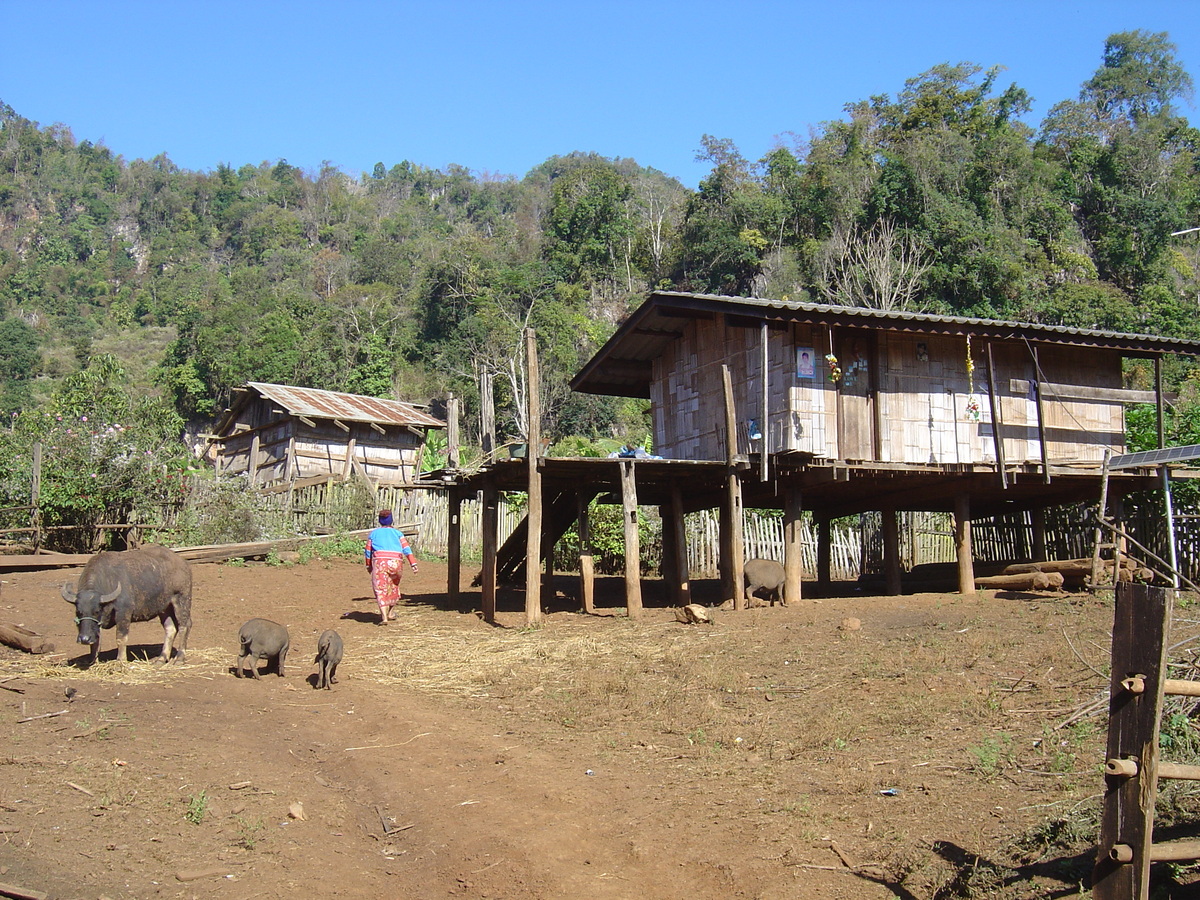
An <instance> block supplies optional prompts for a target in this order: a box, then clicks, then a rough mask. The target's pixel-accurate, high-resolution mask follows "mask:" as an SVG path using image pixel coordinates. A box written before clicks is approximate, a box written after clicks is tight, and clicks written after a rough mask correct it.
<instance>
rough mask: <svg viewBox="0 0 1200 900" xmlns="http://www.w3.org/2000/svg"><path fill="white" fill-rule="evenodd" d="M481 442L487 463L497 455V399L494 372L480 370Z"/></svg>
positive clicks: (484, 460)
mask: <svg viewBox="0 0 1200 900" xmlns="http://www.w3.org/2000/svg"><path fill="white" fill-rule="evenodd" d="M479 431H480V434H479V443H480V446H481V448H482V450H483V463H484V465H487V464H488V463H490V462H492V460H493V459H495V457H496V401H495V398H494V395H493V393H492V373H491V372H485V371H483V370H480V372H479Z"/></svg>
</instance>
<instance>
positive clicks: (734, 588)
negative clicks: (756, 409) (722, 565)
mask: <svg viewBox="0 0 1200 900" xmlns="http://www.w3.org/2000/svg"><path fill="white" fill-rule="evenodd" d="M721 379H722V381H723V383H724V388H725V462H726V470H725V507H726V510H727V518H726V519H724V520H723V521H722V524H723V525H726V526H727V527H726V528H725V529H723V533H722V535H721V556H722V557H725V556H728V558H729V564H728V566H726V570H725V571H726V577H727V578H728V579H729V583H728V584H727V585H726V592H727V595H728V596H729V597H731V598H732V599H733V608H734V609H745V607H746V576H745V569H746V547H745V543H744V541H743V538H742V481H741V479H740V478H738V472H737V415H736V412H735V409H734V405H733V379H732V378H731V377H730V375H729V366H728V365H722V366H721Z"/></svg>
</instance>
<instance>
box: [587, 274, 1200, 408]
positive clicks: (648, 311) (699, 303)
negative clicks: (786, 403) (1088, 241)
mask: <svg viewBox="0 0 1200 900" xmlns="http://www.w3.org/2000/svg"><path fill="white" fill-rule="evenodd" d="M717 314H724V315H726V316H727V317H729V320H730V321H736V322H740V323H742V324H750V323H751V322H759V321H767V322H776V323H787V322H799V323H807V324H822V325H836V326H837V327H839V328H872V329H878V330H883V331H899V332H910V333H923V334H955V335H971V336H973V337H981V338H989V339H992V340H1001V341H1004V340H1009V341H1029V342H1031V343H1038V344H1062V345H1070V346H1082V347H1094V348H1097V349H1109V350H1118V351H1120V352H1122V353H1123V354H1124V355H1126V356H1130V357H1153V356H1156V355H1158V354H1162V353H1182V354H1190V355H1200V341H1195V340H1188V339H1184V338H1170V337H1157V336H1154V335H1145V334H1121V333H1119V332H1113V331H1101V330H1097V329H1087V328H1073V327H1070V326H1065V325H1042V324H1037V323H1032V322H1009V321H1003V320H999V319H976V318H968V317H965V316H945V315H934V314H931V313H916V312H902V311H885V310H878V309H868V308H865V307H850V306H830V305H827V304H822V303H804V302H801V301H798V300H771V299H765V298H758V297H728V296H723V295H720V294H695V293H684V292H681V291H655V292H653V293H651V294H650V295H649V297H647V298H646V302H645V303H643V304H642V305H641V306H639V307H638V308H637V309H636V310H634V311H633V312H632V313H631V314H630V316H629V318H627V319H626V320H625V322H624V323H622V325H621V326H620V328H618V329H617V331H616V333H615V334H613V336H612V337H611V338H609V340H608V342H607V343H606V344H605V345H604V346H603V347H601V348H600V350H599V351H598V352H597V353H596V355H595V356H594V357H592V359H591V360H590V361H589V362H588V363H587V364H586V365H585V366H584V367H583V369H582V370H580V372H579V374H577V375H576V376H575V377H574V379H572V381H571V388H572V389H573V390H576V391H584V392H587V393H594V394H612V395H616V396H624V397H649V396H650V380H651V376H652V367H653V362H654V360H655V359H657V358H658V357H659V356H661V355H662V353H663V352H664V350H665V348H666V346H667V345H668V344H669V343H670V342H671V341H674V340H677V339H678V338H680V337H681V336H682V329H683V326H684V324H685V323H686V322H687V321H688V320H690V319H707V318H712V317H714V316H716V315H717Z"/></svg>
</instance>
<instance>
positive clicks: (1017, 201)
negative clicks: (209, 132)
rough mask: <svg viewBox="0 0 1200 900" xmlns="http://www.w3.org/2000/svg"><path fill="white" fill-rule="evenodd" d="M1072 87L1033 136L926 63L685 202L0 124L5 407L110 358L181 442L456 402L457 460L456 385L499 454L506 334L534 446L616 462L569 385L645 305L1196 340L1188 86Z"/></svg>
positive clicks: (601, 182) (1003, 94) (999, 84)
mask: <svg viewBox="0 0 1200 900" xmlns="http://www.w3.org/2000/svg"><path fill="white" fill-rule="evenodd" d="M1097 49H1098V51H1099V50H1100V49H1101V48H1097ZM1081 74H1082V75H1083V76H1084V77H1085V78H1086V80H1085V81H1084V82H1083V84H1082V86H1081V88H1080V92H1079V94H1078V96H1077V97H1075V98H1068V99H1063V100H1062V101H1061V102H1059V103H1057V104H1056V105H1054V106H1053V107H1052V108H1051V109H1050V112H1049V114H1048V115H1047V116H1046V118H1045V119H1044V121H1042V122H1041V123H1040V124H1039V125H1038V126H1036V127H1035V126H1033V125H1031V124H1029V123H1028V122H1027V121H1026V116H1027V113H1028V112H1029V109H1030V98H1029V97H1028V96H1027V94H1026V92H1025V91H1024V90H1023V89H1022V88H1021V87H1020V86H1019V85H1016V84H1011V85H1005V84H1004V83H1003V80H1002V75H1003V72H1002V70H1001V69H1000V68H992V69H986V70H985V69H983V68H981V67H979V66H976V65H972V64H967V63H962V64H954V65H952V64H942V65H938V66H935V67H934V68H932V69H930V70H929V71H927V72H925V73H923V74H920V75H917V76H916V77H914V78H912V79H911V80H909V81H908V82H906V83H905V84H904V85H903V86H901V87H900V89H899V90H896V91H895V93H894V94H880V95H878V96H874V97H870V98H867V99H858V100H855V99H854V98H847V99H848V100H850V101H851V102H849V103H848V104H847V106H846V113H845V116H844V117H843V118H842V119H840V120H838V121H833V122H826V123H822V124H821V125H819V126H817V127H815V128H814V129H813V130H812V132H811V134H807V135H806V136H805V137H803V138H796V139H795V140H794V141H792V142H791V143H790V144H787V145H781V146H779V147H778V148H777V149H775V150H773V151H772V152H771V153H769V154H768V155H767V156H766V157H765V158H764V159H761V160H757V161H754V160H747V159H745V158H743V157H742V155H741V154H740V153H739V151H738V149H737V148H736V147H735V146H733V145H732V143H731V142H729V141H727V140H722V139H719V138H715V137H710V136H704V137H703V138H702V139H701V145H702V149H701V153H702V155H703V157H704V158H705V159H707V160H708V161H709V162H710V163H711V166H712V168H711V171H710V173H709V174H708V176H707V177H705V178H704V179H703V181H702V182H701V183H700V185H699V187H698V189H697V190H695V191H692V190H689V189H687V188H686V187H684V186H683V185H681V184H680V183H679V182H678V181H677V180H675V179H673V178H671V177H669V176H668V175H666V174H664V173H662V172H659V171H656V170H655V169H653V168H649V167H647V166H645V165H639V164H638V163H637V162H635V161H633V160H630V159H608V158H603V157H600V156H597V155H595V154H589V153H584V152H577V153H570V154H568V155H564V156H555V157H552V158H550V159H548V160H546V161H545V162H544V163H543V164H541V165H539V166H538V167H537V168H535V169H533V170H532V171H530V172H528V173H527V174H525V175H524V176H523V177H520V178H516V177H493V176H489V175H486V174H480V173H475V172H471V171H468V170H466V169H463V168H460V167H456V166H450V167H448V168H447V169H445V170H438V169H431V168H427V167H424V166H422V165H420V164H418V163H414V162H410V161H407V160H404V161H401V162H391V161H389V162H380V163H378V164H377V165H376V166H375V167H374V170H373V171H371V172H369V173H361V174H359V173H347V172H343V171H340V170H338V169H336V168H333V167H331V166H326V167H324V168H322V169H321V170H320V171H319V172H305V171H301V170H299V169H297V168H296V167H294V166H292V165H289V164H288V163H287V161H286V160H278V161H272V162H262V163H259V164H257V165H250V164H247V165H240V166H237V167H234V166H228V165H221V166H218V167H217V168H216V169H215V170H214V171H207V172H192V171H185V170H181V169H179V168H178V167H177V166H175V165H174V164H173V163H172V162H171V160H170V159H169V158H168V156H166V155H162V156H158V157H156V158H154V159H151V160H141V159H136V160H132V161H129V160H125V159H123V158H122V157H121V156H120V155H119V148H109V147H105V146H103V145H101V144H96V143H93V142H91V141H89V140H86V139H84V138H82V137H79V136H76V135H74V134H72V132H71V130H70V128H69V125H59V124H55V125H50V126H43V125H39V124H38V123H36V122H32V121H30V120H28V119H26V118H23V117H22V116H21V115H20V111H19V110H14V109H11V108H9V107H8V106H5V105H3V104H2V103H0V408H2V409H3V412H4V415H5V416H6V417H11V416H12V415H13V414H14V413H25V412H38V411H41V410H43V409H45V408H47V404H48V403H50V402H51V401H52V399H53V397H54V395H55V391H57V390H59V388H60V385H62V383H63V380H64V378H65V377H66V376H69V375H72V374H73V373H77V372H79V371H80V370H81V369H86V368H87V366H88V365H89V361H94V360H100V359H107V358H108V357H109V356H112V357H115V358H116V360H117V361H119V363H120V369H121V370H122V371H123V373H124V374H123V376H122V377H123V378H124V379H125V380H126V383H127V385H128V387H129V390H130V391H131V393H133V394H134V395H138V394H150V395H161V396H162V397H163V398H164V399H165V400H166V401H168V402H169V404H170V405H172V406H174V409H175V411H176V412H177V413H178V414H179V415H180V416H182V417H183V418H184V419H187V420H190V421H191V422H192V423H193V425H194V427H197V428H203V427H204V426H205V424H206V423H207V422H209V421H211V418H212V417H213V416H214V415H216V414H219V413H220V411H221V410H222V409H224V408H225V407H226V406H227V405H228V403H229V401H230V397H231V392H232V390H233V389H234V388H236V387H237V386H238V385H240V384H242V383H243V382H245V381H247V380H258V381H272V382H284V383H289V384H297V385H306V386H314V387H321V388H329V389H334V390H346V391H353V392H359V393H366V394H374V395H388V396H396V397H399V398H401V399H406V400H412V401H418V402H429V401H430V400H431V399H434V398H439V397H443V396H445V395H446V393H447V392H448V391H453V392H455V393H456V394H457V395H459V396H460V397H463V398H464V401H465V410H466V415H465V416H464V426H465V429H466V431H467V434H468V437H470V436H472V435H473V433H474V428H475V426H474V424H473V417H472V415H471V413H472V412H473V409H474V407H475V404H477V397H478V391H477V388H476V385H477V380H478V375H479V373H480V372H481V371H491V372H493V373H496V374H497V375H498V376H499V378H498V380H497V387H498V397H497V400H498V402H499V403H500V404H501V406H502V410H501V416H500V425H501V427H506V428H510V429H511V428H513V427H515V425H514V416H513V415H511V405H512V402H513V398H514V391H517V392H519V390H520V378H519V373H520V367H519V364H518V359H519V353H518V348H519V346H520V341H519V340H518V338H519V334H520V329H521V328H522V327H523V326H525V325H531V326H533V327H535V328H536V329H537V333H538V338H539V344H540V347H539V352H540V357H541V362H542V364H543V366H544V368H545V373H546V374H545V376H544V378H545V386H544V388H543V395H544V402H545V405H546V407H547V426H548V427H549V428H551V429H552V434H553V435H554V436H555V437H556V438H560V437H563V436H566V435H581V436H585V437H588V436H595V435H599V434H610V435H611V434H612V432H613V431H614V429H620V428H623V427H627V426H628V425H629V423H631V422H636V421H637V417H638V415H639V412H640V411H639V410H638V409H637V408H636V407H631V406H630V405H629V404H627V403H624V402H620V401H615V400H607V399H604V398H595V397H578V396H575V397H573V396H571V395H570V393H569V392H568V391H567V390H566V387H565V385H566V382H567V380H568V379H569V378H570V376H571V375H572V374H574V372H575V371H576V370H577V369H578V367H579V366H580V364H581V363H582V362H584V361H585V360H586V359H587V358H589V357H590V355H591V354H592V353H593V352H594V350H595V349H596V347H597V346H598V345H599V343H600V342H602V341H603V340H604V339H605V338H606V337H607V336H608V335H609V334H610V333H611V331H612V329H613V328H614V326H615V324H616V323H617V322H618V321H619V320H620V319H621V317H622V316H624V315H625V314H626V313H627V312H628V311H629V310H630V309H631V308H632V307H633V306H635V305H636V304H637V303H638V302H639V298H640V296H641V295H642V294H643V292H644V291H646V290H647V289H648V288H652V287H658V286H669V287H673V288H679V289H685V290H695V291H711V292H724V293H737V294H747V293H750V294H755V295H760V296H771V297H785V296H786V297H790V298H806V299H811V300H816V301H821V302H832V303H844V304H856V305H868V306H873V307H879V308H885V309H886V308H908V309H923V310H929V311H938V312H950V313H960V314H968V315H978V316H989V317H992V316H995V317H1002V318H1012V319H1021V320H1028V321H1035V322H1048V323H1060V324H1070V325H1078V326H1085V327H1100V328H1107V329H1114V330H1125V331H1137V332H1150V333H1158V334H1166V335H1180V336H1183V335H1188V336H1193V337H1195V336H1197V335H1198V334H1200V316H1197V311H1198V304H1200V274H1198V270H1200V249H1198V248H1200V233H1193V234H1184V235H1176V236H1172V233H1173V232H1180V231H1184V230H1186V229H1188V228H1192V227H1195V226H1200V208H1198V207H1200V194H1198V188H1200V132H1197V130H1196V129H1195V128H1193V127H1192V126H1191V125H1190V124H1189V122H1188V120H1187V119H1186V118H1185V117H1184V115H1183V109H1182V107H1183V106H1184V105H1186V101H1188V100H1189V99H1190V97H1191V92H1192V79H1191V77H1190V76H1189V75H1188V73H1187V72H1185V71H1184V70H1183V69H1182V67H1181V66H1180V65H1179V63H1178V61H1177V58H1176V56H1175V48H1174V46H1173V45H1172V44H1171V43H1170V40H1169V38H1168V36H1167V35H1166V34H1151V33H1147V32H1128V33H1123V34H1118V35H1114V36H1112V37H1111V38H1110V39H1109V41H1108V42H1107V44H1106V45H1105V47H1104V48H1103V53H1102V56H1101V63H1100V66H1099V68H1098V69H1097V70H1096V71H1095V72H1094V73H1093V74H1091V75H1090V76H1088V75H1087V73H1081ZM880 87H881V89H884V90H887V89H888V87H889V86H887V85H881V86H880ZM802 88H803V86H802V85H794V86H779V90H780V92H781V102H783V101H782V98H783V97H784V95H785V94H786V92H787V91H790V90H801V89H802ZM1041 99H1043V100H1045V99H1047V98H1041ZM663 127H664V128H669V127H670V120H669V117H666V118H664V121H663ZM796 127H797V129H805V128H806V127H807V123H803V122H797V123H796ZM688 139H690V138H687V137H686V136H683V137H681V140H688ZM397 151H398V155H401V154H402V153H403V148H397ZM109 362H110V363H111V360H109ZM107 371H109V372H110V374H111V372H112V368H111V365H110V368H109V370H107ZM1187 376H1188V372H1187V371H1186V369H1185V368H1184V367H1182V366H1180V367H1178V368H1177V369H1176V370H1175V371H1174V372H1173V373H1172V377H1173V378H1174V379H1175V380H1176V381H1182V380H1185V379H1186V378H1187ZM76 389H77V387H76ZM506 408H507V409H508V410H509V414H508V415H505V409H506ZM1184 418H1185V419H1187V418H1189V417H1184ZM160 421H161V420H160ZM1179 430H1180V432H1181V433H1184V432H1189V431H1190V429H1189V428H1188V427H1187V426H1186V425H1180V426H1179Z"/></svg>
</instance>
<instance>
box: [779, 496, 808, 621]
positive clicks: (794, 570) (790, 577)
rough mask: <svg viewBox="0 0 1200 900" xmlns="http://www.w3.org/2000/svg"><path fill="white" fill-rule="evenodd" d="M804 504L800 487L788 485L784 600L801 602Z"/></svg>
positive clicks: (785, 521)
mask: <svg viewBox="0 0 1200 900" xmlns="http://www.w3.org/2000/svg"><path fill="white" fill-rule="evenodd" d="M803 515H804V504H803V503H802V502H801V496H800V488H798V487H795V486H793V485H788V486H787V487H786V488H784V491H783V573H784V577H785V578H786V579H787V580H786V581H785V582H784V585H783V602H784V603H785V604H788V603H793V602H799V600H800V594H801V588H800V585H801V582H802V580H803V579H804V556H803V554H804V545H803V542H802V541H801V537H802V535H803V530H802V526H803V524H804V520H803Z"/></svg>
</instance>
